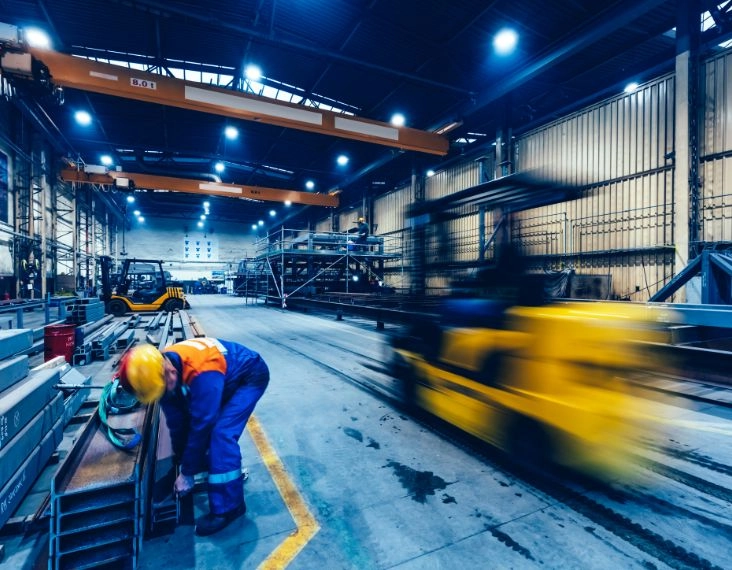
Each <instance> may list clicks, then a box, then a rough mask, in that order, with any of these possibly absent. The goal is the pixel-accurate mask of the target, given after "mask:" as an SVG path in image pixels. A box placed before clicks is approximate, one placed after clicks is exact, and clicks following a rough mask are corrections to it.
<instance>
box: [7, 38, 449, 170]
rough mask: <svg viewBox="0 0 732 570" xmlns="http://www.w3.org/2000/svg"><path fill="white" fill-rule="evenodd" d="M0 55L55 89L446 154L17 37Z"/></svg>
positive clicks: (403, 130) (441, 148)
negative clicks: (33, 45) (30, 43)
mask: <svg viewBox="0 0 732 570" xmlns="http://www.w3.org/2000/svg"><path fill="white" fill-rule="evenodd" d="M5 28H8V26H5ZM10 35H12V34H10ZM2 48H4V49H2ZM0 55H2V59H1V60H0V67H1V68H2V70H3V72H5V73H8V74H10V75H16V76H24V77H26V78H28V79H34V80H36V79H41V80H43V81H48V82H50V84H51V85H53V86H54V87H71V88H74V89H80V90H82V91H91V92H94V93H101V94H104V95H112V96H115V97H123V98H126V99H135V100H138V101H146V102H149V103H158V104H161V105H167V106H170V107H180V108H182V109H190V110H194V111H200V112H204V113H213V114H216V115H223V116H225V117H233V118H237V119H242V120H246V121H258V122H262V123H267V124H271V125H277V126H280V127H285V128H292V129H299V130H303V131H308V132H312V133H320V134H323V135H328V136H334V137H340V138H345V139H352V140H358V141H363V142H369V143H375V144H380V145H384V146H390V147H395V148H398V149H401V150H414V151H418V152H424V153H428V154H435V155H439V156H444V155H446V154H447V152H448V149H449V141H448V140H447V139H446V138H445V137H444V136H442V135H440V134H438V133H435V132H430V131H422V130H419V129H414V128H410V127H397V126H394V125H391V124H389V123H384V122H379V121H373V120H370V119H363V118H360V117H356V116H352V115H344V114H341V113H335V112H333V111H326V110H324V109H315V108H306V107H303V106H301V105H296V104H293V103H287V102H283V101H275V100H272V99H269V98H267V97H262V96H259V95H253V94H249V93H240V92H236V91H231V90H229V89H224V88H221V87H214V86H210V85H203V84H200V83H196V82H192V81H185V80H182V79H176V78H173V77H166V76H163V75H158V74H154V73H149V72H145V71H140V70H137V69H129V68H126V67H121V66H119V65H112V64H109V63H102V62H98V61H92V60H89V59H83V58H79V57H73V56H71V55H66V54H62V53H58V52H55V51H52V50H46V49H39V48H30V47H28V46H26V45H25V43H24V42H22V41H21V39H20V35H18V37H17V39H16V38H13V37H9V34H8V33H5V34H4V35H3V36H0Z"/></svg>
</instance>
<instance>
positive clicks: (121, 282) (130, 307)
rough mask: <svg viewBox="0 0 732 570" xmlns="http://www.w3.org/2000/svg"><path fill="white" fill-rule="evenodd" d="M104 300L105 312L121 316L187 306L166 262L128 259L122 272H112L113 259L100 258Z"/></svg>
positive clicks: (171, 309) (172, 309) (181, 290)
mask: <svg viewBox="0 0 732 570" xmlns="http://www.w3.org/2000/svg"><path fill="white" fill-rule="evenodd" d="M100 262H101V263H100V265H101V268H102V299H103V301H104V303H105V308H106V312H108V313H111V314H113V315H116V316H119V315H123V314H124V313H127V312H130V311H132V312H136V311H159V310H163V311H174V310H180V309H184V308H188V304H187V303H186V300H185V296H184V294H183V288H182V287H181V286H180V285H179V284H177V283H173V282H172V281H171V276H170V273H169V272H167V271H164V270H163V262H162V261H158V260H149V259H125V260H124V261H123V262H122V266H121V267H120V271H119V272H117V273H114V274H112V273H111V268H112V259H111V258H110V257H108V256H102V257H101V258H100Z"/></svg>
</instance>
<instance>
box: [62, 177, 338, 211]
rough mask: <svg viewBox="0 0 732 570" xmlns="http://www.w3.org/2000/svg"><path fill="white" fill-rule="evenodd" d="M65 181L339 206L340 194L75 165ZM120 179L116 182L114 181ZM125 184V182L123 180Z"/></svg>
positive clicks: (331, 206)
mask: <svg viewBox="0 0 732 570" xmlns="http://www.w3.org/2000/svg"><path fill="white" fill-rule="evenodd" d="M60 177H61V180H63V181H64V182H78V183H82V184H102V185H105V186H111V187H116V188H118V189H119V188H120V184H121V183H123V182H122V181H129V182H131V183H132V186H129V188H131V189H135V190H167V191H170V192H186V193H189V194H204V195H207V196H224V197H227V198H244V199H249V200H256V201H259V202H261V201H266V202H282V203H284V202H286V201H288V200H289V201H290V202H292V203H293V204H306V205H308V206H325V207H329V208H336V207H337V206H338V202H339V200H338V195H337V194H314V193H311V192H299V191H297V190H281V189H278V188H262V187H259V186H242V185H237V184H226V183H223V182H211V181H209V180H192V179H188V178H173V177H171V176H155V175H152V174H140V173H137V172H119V171H114V170H110V171H109V172H107V173H106V174H93V173H88V172H82V171H80V170H77V169H75V168H65V169H63V170H61V172H60ZM115 181H117V182H115ZM124 184H126V182H124Z"/></svg>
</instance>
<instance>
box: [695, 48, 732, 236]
mask: <svg viewBox="0 0 732 570" xmlns="http://www.w3.org/2000/svg"><path fill="white" fill-rule="evenodd" d="M702 77H703V78H704V80H703V82H702V100H703V101H704V115H703V122H702V125H703V129H702V135H701V136H700V137H699V146H700V148H699V152H700V155H701V165H700V169H699V176H700V178H701V191H700V197H699V200H700V203H699V216H700V226H701V235H700V236H699V239H700V240H701V241H703V242H707V243H709V242H730V241H732V190H730V184H732V89H731V88H730V86H729V85H730V80H732V53H730V52H726V53H724V54H721V55H719V56H717V57H714V58H711V59H709V60H707V61H706V62H705V64H704V66H703V68H702Z"/></svg>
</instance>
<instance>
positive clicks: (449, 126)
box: [435, 121, 463, 135]
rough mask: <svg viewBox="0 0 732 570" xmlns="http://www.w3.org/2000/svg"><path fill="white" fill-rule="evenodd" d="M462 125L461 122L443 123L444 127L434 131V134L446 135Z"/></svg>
mask: <svg viewBox="0 0 732 570" xmlns="http://www.w3.org/2000/svg"><path fill="white" fill-rule="evenodd" d="M462 125H463V122H462V121H450V122H449V123H445V124H444V125H442V126H441V127H440V128H439V129H436V130H435V133H437V134H438V135H446V134H447V133H449V132H450V131H454V130H455V129H457V128H458V127H461V126H462Z"/></svg>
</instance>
